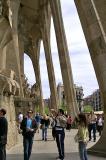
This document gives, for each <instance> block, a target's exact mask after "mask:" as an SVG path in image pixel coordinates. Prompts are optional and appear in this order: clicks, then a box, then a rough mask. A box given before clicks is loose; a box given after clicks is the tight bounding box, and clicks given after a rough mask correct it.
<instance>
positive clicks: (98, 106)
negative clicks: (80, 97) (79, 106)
mask: <svg viewBox="0 0 106 160" xmlns="http://www.w3.org/2000/svg"><path fill="white" fill-rule="evenodd" d="M84 105H90V106H92V108H93V110H94V111H101V110H103V104H102V101H101V95H100V90H99V89H97V90H96V91H94V92H93V93H92V94H91V95H89V96H88V97H86V98H84Z"/></svg>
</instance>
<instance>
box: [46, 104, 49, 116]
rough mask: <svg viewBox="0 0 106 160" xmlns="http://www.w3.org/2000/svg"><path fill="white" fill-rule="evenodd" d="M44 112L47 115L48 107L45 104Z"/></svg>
mask: <svg viewBox="0 0 106 160" xmlns="http://www.w3.org/2000/svg"><path fill="white" fill-rule="evenodd" d="M45 113H46V115H49V108H48V107H47V106H45Z"/></svg>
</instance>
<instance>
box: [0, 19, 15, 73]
mask: <svg viewBox="0 0 106 160" xmlns="http://www.w3.org/2000/svg"><path fill="white" fill-rule="evenodd" d="M11 39H12V38H11V28H10V25H9V23H8V21H7V19H6V18H5V17H3V16H0V69H1V70H2V69H4V68H5V67H6V66H5V64H6V46H7V44H8V43H9V42H10V41H11Z"/></svg>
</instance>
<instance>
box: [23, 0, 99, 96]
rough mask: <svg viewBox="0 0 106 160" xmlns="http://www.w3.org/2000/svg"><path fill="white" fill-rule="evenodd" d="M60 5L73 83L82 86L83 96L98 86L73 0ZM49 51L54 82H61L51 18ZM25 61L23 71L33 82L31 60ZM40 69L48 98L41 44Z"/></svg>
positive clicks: (46, 76) (26, 59) (62, 2)
mask: <svg viewBox="0 0 106 160" xmlns="http://www.w3.org/2000/svg"><path fill="white" fill-rule="evenodd" d="M61 7H62V14H63V21H64V28H65V33H66V38H67V44H68V49H69V55H70V61H71V66H72V72H73V79H74V83H76V85H80V86H82V87H83V89H84V94H85V96H87V95H89V94H91V93H92V92H93V91H94V90H95V89H97V88H98V83H97V80H96V76H95V72H94V68H93V65H92V61H91V58H90V54H89V50H88V48H87V44H86V40H85V37H84V34H83V31H82V27H81V24H80V20H79V17H78V13H77V10H76V7H75V4H74V0H71V1H65V0H61ZM51 52H52V59H53V65H54V71H55V77H56V84H58V83H59V82H62V76H61V69H60V64H59V58H58V50H57V43H56V37H55V31H54V26H53V20H52V25H51ZM25 61H26V62H25V73H26V74H27V76H28V77H29V81H30V82H31V83H34V82H35V79H34V73H33V71H32V67H29V66H31V65H32V64H31V62H30V64H29V62H28V57H26V56H25ZM40 71H41V80H42V87H43V96H44V98H48V97H49V95H50V89H49V81H48V74H47V67H46V60H45V54H44V48H43V44H41V50H40ZM31 73H33V74H31Z"/></svg>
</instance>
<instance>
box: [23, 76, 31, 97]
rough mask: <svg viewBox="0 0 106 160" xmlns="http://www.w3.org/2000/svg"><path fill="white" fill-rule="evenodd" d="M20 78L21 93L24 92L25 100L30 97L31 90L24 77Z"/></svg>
mask: <svg viewBox="0 0 106 160" xmlns="http://www.w3.org/2000/svg"><path fill="white" fill-rule="evenodd" d="M21 78H22V86H23V92H24V97H25V98H30V95H31V88H30V85H29V83H28V79H27V77H26V76H25V75H21Z"/></svg>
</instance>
